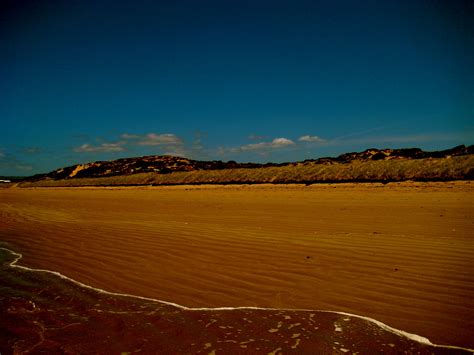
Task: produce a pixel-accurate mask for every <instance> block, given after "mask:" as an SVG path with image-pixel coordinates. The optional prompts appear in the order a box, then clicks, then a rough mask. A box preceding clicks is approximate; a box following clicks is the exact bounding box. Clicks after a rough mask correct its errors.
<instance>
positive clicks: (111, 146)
mask: <svg viewBox="0 0 474 355" xmlns="http://www.w3.org/2000/svg"><path fill="white" fill-rule="evenodd" d="M123 144H124V142H117V143H102V144H101V145H96V146H93V145H91V144H87V143H86V144H83V145H81V146H80V147H77V148H74V149H73V150H74V151H75V152H76V153H106V152H122V151H124V150H125V148H124V147H123Z"/></svg>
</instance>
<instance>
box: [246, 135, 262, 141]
mask: <svg viewBox="0 0 474 355" xmlns="http://www.w3.org/2000/svg"><path fill="white" fill-rule="evenodd" d="M247 138H248V139H250V140H252V141H259V140H262V139H265V136H260V135H258V134H249V136H248V137H247Z"/></svg>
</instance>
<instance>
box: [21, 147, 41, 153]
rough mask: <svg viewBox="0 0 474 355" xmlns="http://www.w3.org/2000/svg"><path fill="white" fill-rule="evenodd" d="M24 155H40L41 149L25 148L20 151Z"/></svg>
mask: <svg viewBox="0 0 474 355" xmlns="http://www.w3.org/2000/svg"><path fill="white" fill-rule="evenodd" d="M21 152H22V153H25V154H38V153H41V148H39V147H26V148H23V149H22V150H21Z"/></svg>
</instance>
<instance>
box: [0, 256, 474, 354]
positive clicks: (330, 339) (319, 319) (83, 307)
mask: <svg viewBox="0 0 474 355" xmlns="http://www.w3.org/2000/svg"><path fill="white" fill-rule="evenodd" d="M20 257H21V256H20V255H19V254H17V253H15V252H12V251H10V250H8V249H4V248H0V262H1V269H0V280H2V281H1V289H2V293H1V296H0V319H1V321H0V340H1V341H0V352H1V353H2V354H12V353H16V354H21V353H26V352H28V353H48V354H54V353H64V352H66V353H122V354H123V353H144V354H149V353H150V354H151V353H179V354H199V353H203V354H218V353H220V354H239V353H242V354H245V353H261V354H282V353H297V354H313V353H315V352H316V351H317V352H318V353H320V354H325V353H327V354H331V353H332V354H334V353H341V354H343V353H352V354H354V353H369V352H370V353H379V352H383V353H385V354H398V353H401V352H405V351H406V352H408V353H416V354H457V353H459V354H464V353H469V350H467V349H460V348H454V347H440V346H435V345H433V344H431V343H430V342H429V340H428V339H426V338H423V337H419V336H417V335H414V334H409V333H405V332H402V331H398V330H396V329H393V328H390V327H388V326H386V325H384V324H383V323H380V322H377V321H374V320H371V319H368V318H364V317H358V316H354V315H350V314H344V313H337V312H327V311H313V310H278V309H257V308H233V309H232V308H229V309H191V308H186V307H182V306H179V305H175V304H169V303H164V302H160V301H158V300H152V299H146V298H140V297H134V296H131V295H120V294H113V293H109V292H105V291H103V290H99V289H94V288H92V287H89V286H86V285H84V284H81V283H78V282H77V281H74V280H72V279H69V278H66V277H65V276H63V275H61V274H59V273H56V272H50V271H45V270H33V269H29V268H25V267H21V266H16V265H15V264H16V262H17V261H18V260H19V259H20Z"/></svg>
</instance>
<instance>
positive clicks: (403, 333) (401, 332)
mask: <svg viewBox="0 0 474 355" xmlns="http://www.w3.org/2000/svg"><path fill="white" fill-rule="evenodd" d="M0 250H5V251H7V252H8V253H10V254H11V255H13V256H14V257H15V259H14V260H13V261H10V262H8V263H7V267H11V268H18V269H21V270H27V271H31V272H38V273H47V274H51V275H55V276H58V277H59V278H61V279H64V280H68V281H70V282H72V283H74V284H76V285H78V286H80V287H82V288H87V289H91V290H94V291H96V292H98V293H100V294H106V295H110V296H120V297H126V298H132V299H138V300H145V301H151V302H154V303H158V304H162V305H167V306H172V307H176V308H179V309H181V310H184V311H209V312H218V311H234V310H262V311H285V312H316V313H330V314H337V315H343V316H348V317H353V318H358V319H362V320H365V321H368V322H370V323H372V324H374V325H376V326H378V327H379V328H381V329H383V330H385V331H388V332H390V333H393V334H395V335H397V336H399V337H404V338H407V339H409V340H411V341H415V342H418V343H420V344H423V345H429V346H432V347H435V348H440V349H453V350H462V351H466V352H471V353H474V349H469V348H465V347H460V346H454V345H446V344H434V343H432V342H431V341H430V340H429V339H428V338H426V337H423V336H420V335H417V334H413V333H409V332H406V331H404V330H400V329H397V328H394V327H391V326H389V325H387V324H385V323H383V322H380V321H378V320H376V319H373V318H370V317H366V316H360V315H357V314H352V313H347V312H338V311H330V310H315V309H286V308H266V307H245V306H243V307H239V306H236V307H199V308H197V307H186V306H183V305H180V304H177V303H173V302H168V301H162V300H159V299H154V298H148V297H142V296H137V295H132V294H126V293H117V292H110V291H107V290H104V289H100V288H97V287H93V286H90V285H87V284H84V283H82V282H80V281H77V280H75V279H72V278H70V277H68V276H66V275H63V274H61V273H60V272H57V271H52V270H46V269H34V268H29V267H27V266H23V265H18V262H19V261H20V260H21V259H22V258H23V255H22V254H20V253H17V252H15V251H13V250H11V249H9V248H4V247H0ZM336 331H337V330H336Z"/></svg>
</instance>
